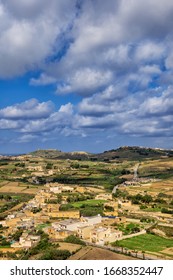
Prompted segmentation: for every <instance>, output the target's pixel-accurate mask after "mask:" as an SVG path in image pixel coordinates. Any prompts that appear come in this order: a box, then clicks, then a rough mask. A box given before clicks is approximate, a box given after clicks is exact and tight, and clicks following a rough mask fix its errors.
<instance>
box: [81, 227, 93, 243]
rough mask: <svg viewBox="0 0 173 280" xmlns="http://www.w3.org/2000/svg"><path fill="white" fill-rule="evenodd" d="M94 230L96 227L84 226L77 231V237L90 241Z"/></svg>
mask: <svg viewBox="0 0 173 280" xmlns="http://www.w3.org/2000/svg"><path fill="white" fill-rule="evenodd" d="M92 229H94V225H86V226H84V225H82V226H79V227H78V229H77V236H78V237H79V238H82V239H84V240H87V239H90V233H91V230H92Z"/></svg>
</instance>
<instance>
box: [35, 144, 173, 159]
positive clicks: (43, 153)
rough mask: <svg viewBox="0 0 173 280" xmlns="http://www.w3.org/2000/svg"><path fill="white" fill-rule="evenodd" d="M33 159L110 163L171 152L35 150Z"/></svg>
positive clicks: (128, 147)
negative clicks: (96, 152) (93, 152)
mask: <svg viewBox="0 0 173 280" xmlns="http://www.w3.org/2000/svg"><path fill="white" fill-rule="evenodd" d="M30 155H32V156H33V157H42V158H49V159H72V160H75V159H76V160H87V159H88V160H93V161H110V160H124V159H128V160H142V159H149V158H152V159H157V158H158V159H159V158H162V157H172V156H173V151H172V150H164V149H158V148H145V147H138V146H133V147H130V146H124V147H120V148H118V149H112V150H108V151H104V152H103V153H98V154H91V153H87V152H81V151H80V152H62V151H60V150H55V149H49V150H37V151H34V152H31V153H30Z"/></svg>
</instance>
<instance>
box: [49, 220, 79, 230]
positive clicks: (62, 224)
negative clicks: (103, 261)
mask: <svg viewBox="0 0 173 280" xmlns="http://www.w3.org/2000/svg"><path fill="white" fill-rule="evenodd" d="M80 225H81V221H80V219H66V220H63V221H59V222H56V223H52V227H53V228H54V229H55V230H70V231H75V230H77V228H78V227H79V226H80Z"/></svg>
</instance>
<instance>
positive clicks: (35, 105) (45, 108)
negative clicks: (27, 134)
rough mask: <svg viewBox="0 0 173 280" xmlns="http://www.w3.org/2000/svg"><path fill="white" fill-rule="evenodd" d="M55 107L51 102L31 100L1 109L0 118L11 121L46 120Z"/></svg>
mask: <svg viewBox="0 0 173 280" xmlns="http://www.w3.org/2000/svg"><path fill="white" fill-rule="evenodd" d="M53 107H54V106H53V103H52V102H51V101H48V102H42V103H39V102H38V101H37V100H36V99H30V100H27V101H25V102H23V103H20V104H16V105H13V106H9V107H6V108H4V109H1V110H0V117H1V118H4V119H11V120H13V119H37V118H46V117H48V116H49V115H50V113H51V112H52V111H53Z"/></svg>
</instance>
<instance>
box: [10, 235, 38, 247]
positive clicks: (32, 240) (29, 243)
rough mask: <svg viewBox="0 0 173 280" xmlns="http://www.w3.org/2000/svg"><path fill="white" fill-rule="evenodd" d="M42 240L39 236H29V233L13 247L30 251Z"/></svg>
mask: <svg viewBox="0 0 173 280" xmlns="http://www.w3.org/2000/svg"><path fill="white" fill-rule="evenodd" d="M40 239H41V238H40V236H38V235H29V234H28V233H23V234H22V236H21V237H20V239H19V242H15V243H13V244H12V245H11V247H13V248H25V249H28V248H31V247H33V246H35V245H37V244H38V243H39V241H40Z"/></svg>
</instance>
